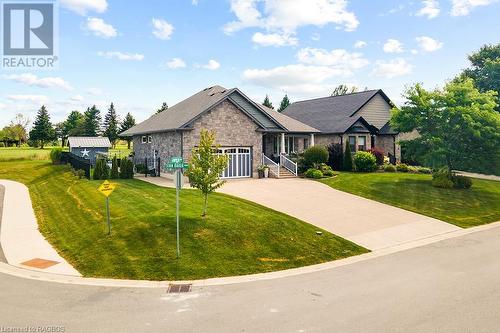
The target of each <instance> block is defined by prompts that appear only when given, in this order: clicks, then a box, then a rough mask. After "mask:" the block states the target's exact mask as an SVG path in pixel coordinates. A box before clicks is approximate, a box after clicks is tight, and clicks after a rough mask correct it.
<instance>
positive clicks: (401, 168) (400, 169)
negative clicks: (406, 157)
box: [396, 163, 408, 172]
mask: <svg viewBox="0 0 500 333" xmlns="http://www.w3.org/2000/svg"><path fill="white" fill-rule="evenodd" d="M396 170H397V171H398V172H408V165H406V164H404V163H399V164H397V165H396Z"/></svg>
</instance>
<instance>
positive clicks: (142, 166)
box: [122, 160, 146, 174]
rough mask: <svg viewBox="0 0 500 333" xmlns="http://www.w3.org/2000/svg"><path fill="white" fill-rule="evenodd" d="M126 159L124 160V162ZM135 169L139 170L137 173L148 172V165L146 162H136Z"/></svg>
mask: <svg viewBox="0 0 500 333" xmlns="http://www.w3.org/2000/svg"><path fill="white" fill-rule="evenodd" d="M123 161H124V160H122V162H123ZM135 171H137V173H142V174H144V173H146V166H145V165H144V164H136V165H135Z"/></svg>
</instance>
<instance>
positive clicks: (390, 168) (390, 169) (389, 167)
mask: <svg viewBox="0 0 500 333" xmlns="http://www.w3.org/2000/svg"><path fill="white" fill-rule="evenodd" d="M384 171H385V172H396V167H395V166H394V165H393V164H386V165H385V166H384Z"/></svg>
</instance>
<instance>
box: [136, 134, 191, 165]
mask: <svg viewBox="0 0 500 333" xmlns="http://www.w3.org/2000/svg"><path fill="white" fill-rule="evenodd" d="M143 136H144V137H145V139H146V143H143V142H142V139H143ZM149 137H150V138H149ZM181 139H182V138H181V133H180V132H174V131H172V132H161V133H151V134H149V135H135V136H134V137H133V144H134V153H135V156H134V163H135V164H144V158H146V157H147V158H148V159H152V158H153V152H154V151H155V150H157V151H158V157H160V163H161V171H162V172H166V171H165V170H164V169H163V165H164V164H165V162H166V161H168V160H169V159H170V157H172V156H181V153H182V146H181ZM149 141H150V142H149Z"/></svg>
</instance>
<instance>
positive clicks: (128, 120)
mask: <svg viewBox="0 0 500 333" xmlns="http://www.w3.org/2000/svg"><path fill="white" fill-rule="evenodd" d="M134 126H135V119H134V117H132V115H131V114H130V112H129V113H127V115H126V116H125V119H124V120H123V122H122V125H121V126H120V133H122V132H125V131H126V130H128V129H129V128H132V127H134ZM124 139H125V140H127V147H128V149H130V141H131V140H132V138H131V137H130V136H126V137H124Z"/></svg>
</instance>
